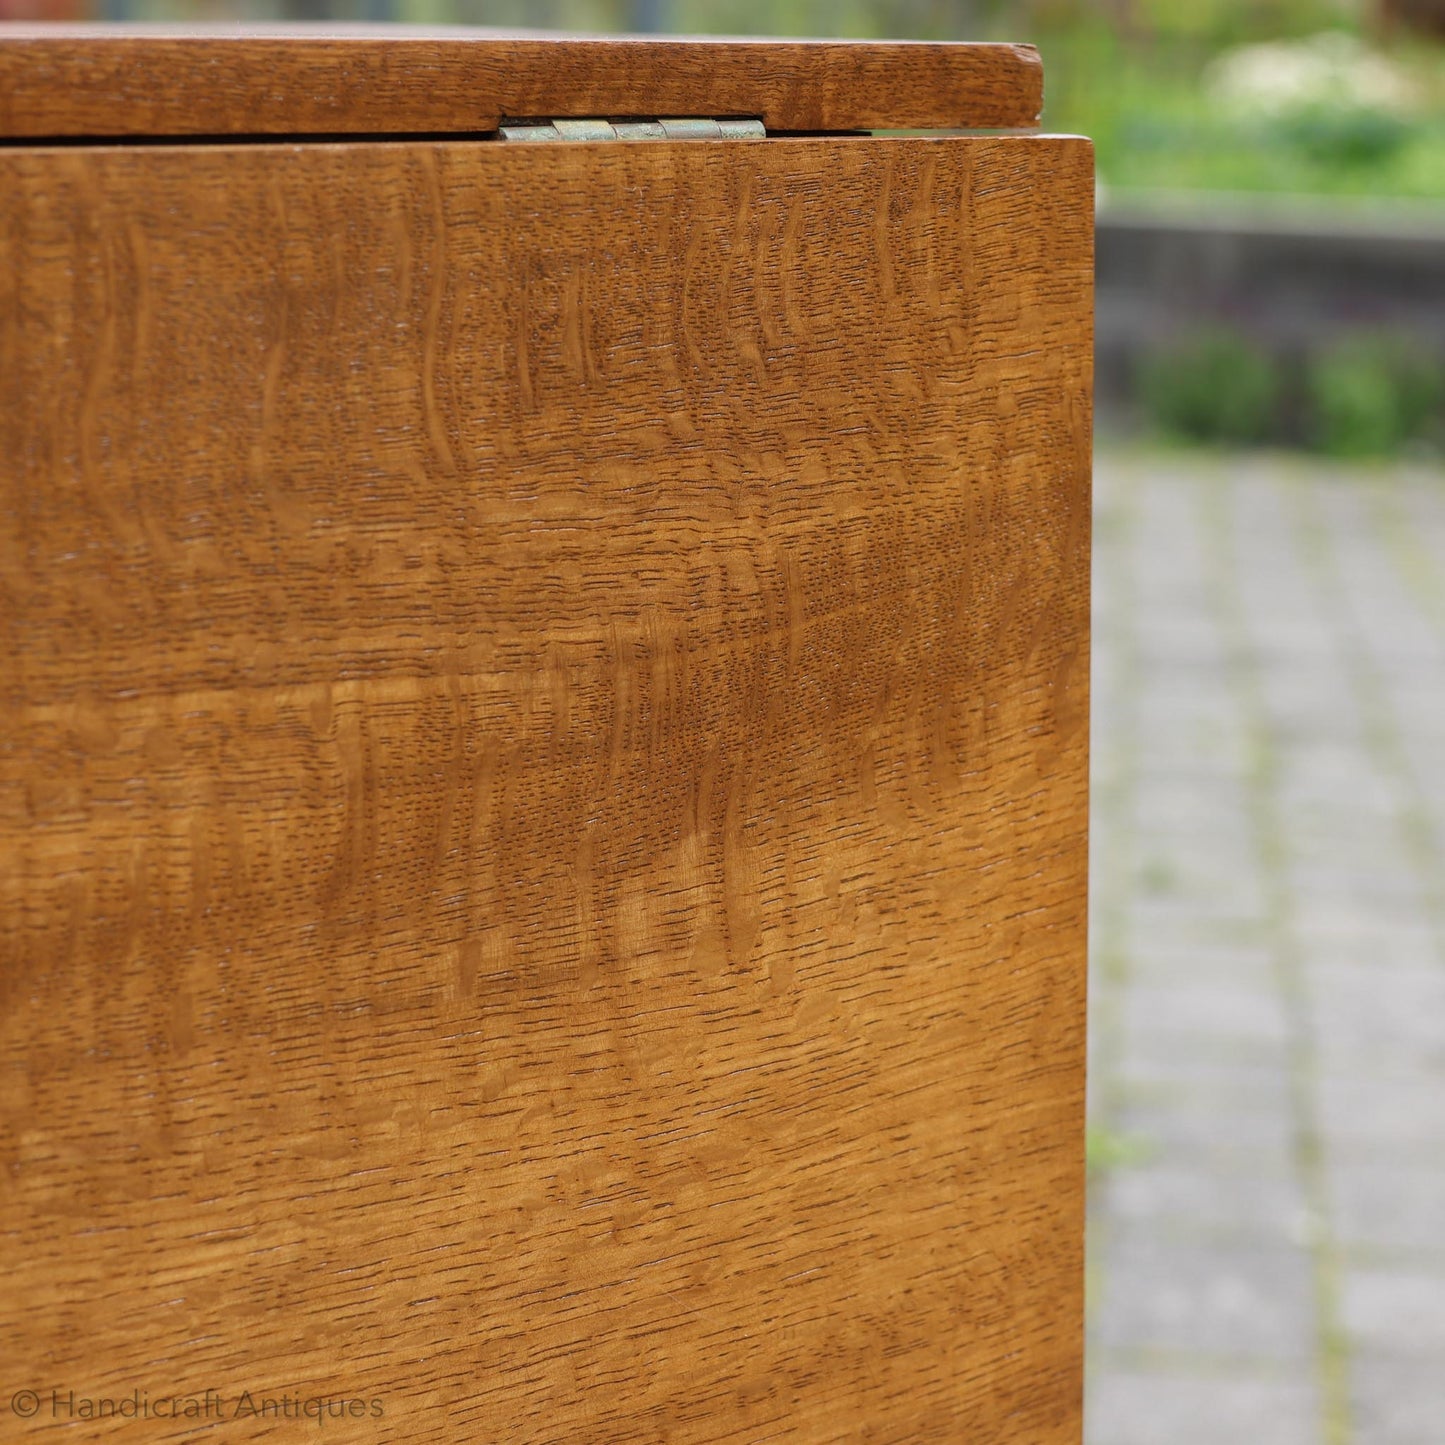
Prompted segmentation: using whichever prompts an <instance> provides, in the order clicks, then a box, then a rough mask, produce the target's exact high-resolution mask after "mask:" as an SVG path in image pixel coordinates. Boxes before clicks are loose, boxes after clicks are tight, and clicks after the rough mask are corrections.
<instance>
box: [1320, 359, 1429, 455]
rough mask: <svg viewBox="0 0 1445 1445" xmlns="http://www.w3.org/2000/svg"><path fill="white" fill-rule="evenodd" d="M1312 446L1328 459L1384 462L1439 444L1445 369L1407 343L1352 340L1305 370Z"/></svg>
mask: <svg viewBox="0 0 1445 1445" xmlns="http://www.w3.org/2000/svg"><path fill="white" fill-rule="evenodd" d="M1304 393H1305V406H1306V415H1307V419H1308V420H1307V425H1308V428H1309V440H1310V442H1311V443H1312V444H1313V445H1314V446H1316V447H1318V448H1319V450H1321V451H1323V452H1325V453H1327V454H1328V455H1330V456H1337V457H1366V456H1388V455H1391V454H1392V453H1394V452H1397V451H1399V450H1400V449H1401V448H1402V447H1404V446H1406V445H1407V444H1409V443H1411V442H1416V441H1422V440H1427V439H1430V438H1432V435H1433V436H1438V434H1439V431H1440V426H1441V420H1442V411H1445V368H1442V367H1441V365H1440V363H1439V362H1438V361H1436V360H1435V359H1434V358H1433V357H1431V356H1429V355H1427V354H1426V353H1425V352H1424V351H1423V350H1422V349H1421V348H1420V347H1419V346H1418V345H1416V344H1414V343H1413V342H1411V341H1410V340H1408V339H1406V338H1402V337H1398V336H1391V335H1388V334H1386V335H1367V336H1356V337H1350V338H1347V339H1345V340H1343V341H1340V342H1337V343H1336V344H1335V345H1334V346H1332V347H1330V348H1328V349H1327V350H1325V351H1323V352H1322V353H1321V354H1320V355H1319V356H1317V357H1314V358H1312V359H1311V360H1309V361H1308V362H1307V363H1306V365H1305V372H1304Z"/></svg>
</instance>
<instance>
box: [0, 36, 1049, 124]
mask: <svg viewBox="0 0 1445 1445" xmlns="http://www.w3.org/2000/svg"><path fill="white" fill-rule="evenodd" d="M1042 106H1043V67H1042V64H1041V62H1040V60H1039V55H1038V52H1037V51H1036V50H1035V49H1034V48H1033V47H1032V46H1028V45H999V44H958V43H932V42H917V41H886V42H885V41H878V42H875V41H839V40H812V41H797V40H785V41H775V40H734V39H709V38H696V39H695V38H688V39H678V38H673V37H666V38H654V37H648V38H640V37H617V36H612V37H579V36H570V35H546V34H540V33H536V32H533V33H530V34H519V33H517V32H511V33H508V32H503V31H489V30H463V29H456V30H422V29H412V28H408V27H400V26H395V27H388V28H386V29H384V30H383V29H381V28H378V27H360V26H357V27H338V26H326V27H306V26H290V27H286V26H273V27H267V28H265V29H262V28H252V27H245V28H234V29H229V30H222V29H216V30H203V29H188V30H180V29H174V30H172V29H154V28H153V29H134V28H128V27H119V26H116V27H108V26H100V25H96V26H61V25H51V26H46V25H10V26H7V27H6V28H5V30H4V32H3V33H0V136H3V137H6V138H9V139H39V138H44V137H77V136H114V137H121V136H136V137H141V136H157V137H161V136H222V135H333V134H346V135H389V134H399V135H409V134H418V133H437V132H444V133H459V132H461V133H465V132H475V131H491V130H495V129H496V128H497V125H498V124H499V122H500V121H501V120H502V119H503V118H504V117H508V116H517V117H548V118H551V117H558V116H605V117H621V116H646V117H653V116H667V115H711V116H730V115H731V116H760V117H761V118H762V119H763V121H764V122H765V123H766V124H767V126H768V128H769V129H770V130H777V131H844V130H866V129H870V128H895V127H896V128H931V127H940V128H941V127H977V128H990V129H992V128H1008V127H1033V126H1036V125H1037V124H1038V119H1039V113H1040V111H1041V109H1042Z"/></svg>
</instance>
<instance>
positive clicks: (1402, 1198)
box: [1326, 1089, 1445, 1435]
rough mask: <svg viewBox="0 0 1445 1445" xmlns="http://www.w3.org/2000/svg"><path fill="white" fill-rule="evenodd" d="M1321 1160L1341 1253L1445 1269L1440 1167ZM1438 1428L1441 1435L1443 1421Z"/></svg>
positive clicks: (1333, 1157)
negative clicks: (1425, 1262)
mask: <svg viewBox="0 0 1445 1445" xmlns="http://www.w3.org/2000/svg"><path fill="white" fill-rule="evenodd" d="M1442 1094H1445V1089H1442ZM1442 1104H1445V1099H1442ZM1326 1158H1327V1166H1326V1168H1327V1176H1328V1180H1329V1190H1330V1206H1331V1217H1332V1223H1333V1226H1334V1231H1335V1236H1336V1238H1337V1239H1338V1240H1339V1242H1340V1244H1341V1245H1343V1246H1344V1248H1345V1249H1347V1250H1350V1251H1362V1252H1365V1253H1368V1254H1370V1255H1372V1256H1375V1257H1380V1256H1397V1257H1398V1256H1404V1257H1405V1258H1406V1260H1411V1259H1413V1262H1416V1263H1418V1262H1420V1260H1421V1259H1422V1258H1424V1257H1428V1256H1431V1255H1433V1256H1435V1261H1434V1262H1435V1264H1436V1265H1437V1267H1442V1268H1445V1163H1442V1162H1433V1163H1428V1162H1427V1163H1421V1162H1419V1161H1418V1160H1413V1159H1399V1158H1385V1159H1381V1158H1378V1157H1376V1158H1373V1159H1371V1158H1368V1157H1362V1156H1361V1155H1360V1154H1358V1153H1356V1152H1355V1151H1353V1150H1344V1149H1337V1150H1331V1151H1330V1152H1329V1153H1328V1155H1327V1156H1326ZM1441 1288H1442V1291H1445V1281H1442V1284H1441ZM1441 1427H1442V1428H1441V1433H1442V1435H1445V1419H1442V1420H1441Z"/></svg>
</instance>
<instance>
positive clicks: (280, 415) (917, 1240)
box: [0, 138, 1093, 1445]
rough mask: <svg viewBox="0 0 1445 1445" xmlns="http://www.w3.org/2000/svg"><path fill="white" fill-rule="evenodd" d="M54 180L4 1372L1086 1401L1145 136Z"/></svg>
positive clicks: (477, 1435) (767, 1413) (50, 1410)
mask: <svg viewBox="0 0 1445 1445" xmlns="http://www.w3.org/2000/svg"><path fill="white" fill-rule="evenodd" d="M0 190H3V194H4V195H5V196H6V204H5V206H4V208H3V211H0V216H3V231H0V288H3V294H0V345H3V354H4V356H5V357H6V365H5V367H4V369H3V371H0V589H3V591H0V657H3V667H0V724H3V727H0V947H3V969H0V980H3V989H4V997H3V1000H0V1061H3V1069H4V1078H3V1087H0V1121H3V1133H0V1159H3V1164H4V1167H3V1169H0V1192H3V1201H0V1203H3V1209H0V1219H3V1229H4V1240H5V1242H4V1249H5V1258H6V1272H7V1282H6V1289H5V1291H4V1292H3V1295H0V1358H3V1360H4V1362H5V1366H6V1369H5V1372H4V1373H5V1377H6V1382H7V1388H8V1389H10V1390H13V1389H16V1388H21V1387H30V1388H34V1389H36V1390H37V1391H40V1392H46V1391H50V1390H52V1389H56V1388H58V1389H61V1390H62V1391H64V1390H73V1391H75V1392H76V1394H77V1397H79V1398H88V1397H95V1396H103V1395H106V1394H110V1395H112V1396H124V1395H128V1394H129V1393H130V1391H132V1390H140V1391H141V1392H144V1393H148V1394H149V1395H150V1396H152V1397H157V1398H159V1397H164V1396H167V1395H170V1394H182V1395H188V1394H189V1395H195V1396H199V1395H200V1393H201V1392H202V1391H203V1390H206V1389H215V1390H216V1391H218V1392H219V1395H220V1396H221V1398H222V1399H223V1400H224V1401H225V1404H224V1406H223V1407H222V1408H223V1409H225V1410H228V1411H230V1412H231V1414H230V1415H229V1416H228V1417H227V1418H226V1421H225V1428H224V1430H220V1431H218V1433H217V1434H216V1437H215V1438H218V1439H253V1438H261V1437H262V1435H265V1434H266V1432H267V1431H268V1430H270V1431H271V1432H272V1433H271V1434H270V1435H267V1438H282V1439H289V1438H296V1439H302V1438H305V1439H314V1438H317V1433H316V1426H315V1425H314V1424H311V1423H309V1422H306V1421H300V1422H293V1423H288V1422H287V1421H285V1420H282V1421H280V1422H279V1424H278V1422H277V1420H276V1419H275V1418H265V1417H261V1418H257V1417H254V1416H245V1417H244V1418H236V1416H235V1411H236V1409H237V1407H238V1404H239V1402H240V1400H241V1399H242V1398H243V1396H242V1392H243V1391H246V1390H249V1391H251V1392H252V1399H253V1401H254V1400H259V1399H262V1398H265V1397H267V1396H269V1397H270V1398H272V1399H278V1400H279V1399H281V1398H282V1397H283V1396H284V1397H289V1398H296V1399H300V1398H315V1397H323V1396H329V1397H340V1398H343V1399H356V1400H361V1401H363V1402H366V1403H367V1408H368V1410H369V1409H370V1408H371V1407H370V1403H369V1402H371V1401H373V1400H375V1401H377V1402H379V1405H380V1408H381V1410H382V1412H383V1413H382V1416H381V1418H379V1419H378V1418H375V1417H374V1416H372V1415H370V1414H368V1415H367V1416H365V1417H364V1418H361V1419H355V1418H347V1419H344V1420H340V1421H337V1420H332V1421H328V1422H327V1424H326V1426H325V1429H324V1431H323V1432H322V1433H323V1434H324V1435H325V1438H329V1439H347V1440H372V1439H375V1440H397V1439H403V1438H405V1439H408V1440H413V1441H423V1442H426V1441H443V1440H468V1441H477V1442H491V1441H495V1442H499V1445H500V1442H506V1445H523V1442H543V1441H559V1442H560V1441H585V1442H598V1445H603V1442H618V1441H662V1440H668V1441H736V1442H756V1441H764V1440H790V1441H831V1440H841V1439H859V1440H863V1439H866V1440H872V1441H898V1442H919V1441H967V1442H970V1445H973V1442H982V1441H989V1442H1020V1445H1022V1442H1028V1445H1063V1442H1071V1441H1076V1440H1077V1438H1078V1429H1079V1425H1078V1420H1079V1414H1078V1412H1079V1396H1080V1360H1081V1286H1082V1249H1081V1246H1082V1142H1081V1141H1082V1109H1083V1069H1084V982H1085V970H1084V900H1085V867H1086V723H1087V656H1088V645H1087V598H1088V565H1087V561H1088V515H1089V512H1088V505H1089V496H1088V469H1089V384H1090V325H1089V301H1090V288H1091V273H1092V258H1091V227H1092V204H1093V202H1092V195H1093V192H1092V179H1091V157H1090V151H1089V148H1088V146H1087V144H1086V143H1083V142H1077V141H1071V140H1060V139H1052V138H998V139H953V140H937V139H934V140H869V139H859V140H848V139H828V140H810V141H803V140H798V141H776V142H774V141H769V142H762V143H754V144H750V145H741V144H733V145H729V144H715V145H705V144H702V145H685V144H667V143H659V144H650V143H636V144H627V145H620V144H612V145H607V144H603V145H566V146H555V147H545V148H544V147H509V146H505V145H500V144H491V145H488V144H463V143H445V144H422V143H410V144H404V145H403V144H395V145H387V144H372V143H366V144H348V145H335V146H321V145H311V146H300V145H275V146H244V147H236V148H231V147H225V146H201V147H185V146H178V147H165V148H110V149H86V148H61V149H45V148H22V149H16V150H11V151H9V152H5V153H0ZM62 1400H63V1396H62ZM61 1413H62V1415H63V1413H64V1408H63V1404H62V1410H61ZM54 1417H55V1409H54V1401H53V1400H52V1398H51V1397H50V1396H49V1395H48V1394H45V1395H43V1397H42V1412H41V1414H40V1415H39V1416H38V1417H37V1419H36V1420H35V1421H34V1422H32V1423H31V1425H30V1426H29V1427H28V1430H27V1432H26V1434H25V1435H24V1438H30V1435H31V1433H36V1434H44V1433H46V1432H47V1431H50V1432H54V1433H59V1432H60V1430H61V1427H62V1425H63V1424H64V1420H63V1419H56V1418H54ZM15 1424H16V1422H14V1421H13V1420H11V1421H9V1423H8V1424H7V1427H6V1428H7V1430H8V1429H11V1427H14V1426H15ZM277 1432H279V1433H277ZM7 1438H8V1436H7ZM66 1438H70V1436H68V1435H67V1437H66ZM105 1438H106V1439H107V1440H111V1439H113V1440H130V1439H135V1440H140V1439H146V1440H153V1439H191V1438H195V1437H194V1433H193V1431H192V1430H191V1429H190V1427H183V1426H165V1425H162V1424H160V1423H158V1422H156V1421H155V1420H149V1421H140V1422H125V1421H113V1422H108V1423H107V1426H106V1433H105ZM207 1438H209V1437H207Z"/></svg>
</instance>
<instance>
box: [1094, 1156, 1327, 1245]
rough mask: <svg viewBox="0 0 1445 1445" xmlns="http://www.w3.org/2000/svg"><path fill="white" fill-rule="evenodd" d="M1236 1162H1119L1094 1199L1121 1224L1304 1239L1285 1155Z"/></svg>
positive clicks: (1303, 1212)
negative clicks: (1098, 1197)
mask: <svg viewBox="0 0 1445 1445" xmlns="http://www.w3.org/2000/svg"><path fill="white" fill-rule="evenodd" d="M1239 1164H1240V1167H1238V1168H1235V1169H1225V1168H1221V1167H1219V1165H1218V1163H1217V1161H1216V1160H1215V1159H1214V1158H1212V1157H1206V1158H1205V1159H1203V1160H1196V1161H1195V1162H1193V1163H1192V1164H1183V1165H1181V1164H1175V1163H1153V1162H1149V1163H1141V1164H1126V1165H1120V1166H1119V1167H1117V1168H1115V1169H1114V1170H1113V1171H1111V1173H1110V1175H1109V1177H1108V1178H1107V1180H1106V1181H1105V1183H1104V1186H1103V1197H1102V1199H1101V1201H1100V1202H1101V1204H1102V1206H1103V1208H1104V1209H1105V1210H1106V1211H1107V1213H1108V1215H1109V1216H1110V1217H1111V1218H1113V1219H1116V1220H1120V1221H1123V1222H1124V1227H1125V1228H1130V1227H1133V1226H1134V1225H1135V1224H1138V1223H1142V1224H1148V1225H1153V1226H1155V1227H1156V1228H1157V1229H1158V1231H1159V1232H1160V1233H1161V1234H1168V1235H1172V1236H1188V1235H1190V1234H1192V1235H1195V1236H1198V1235H1208V1236H1210V1237H1211V1238H1215V1239H1218V1238H1220V1237H1223V1236H1242V1237H1245V1238H1253V1239H1267V1240H1280V1241H1284V1242H1286V1243H1290V1244H1295V1245H1300V1244H1304V1243H1306V1242H1307V1241H1308V1239H1309V1236H1310V1229H1311V1226H1312V1223H1313V1216H1312V1214H1311V1212H1310V1210H1309V1209H1308V1207H1307V1206H1306V1204H1305V1199H1304V1193H1303V1190H1302V1189H1301V1186H1300V1181H1299V1177H1298V1173H1297V1171H1296V1170H1295V1169H1294V1168H1293V1161H1292V1160H1291V1159H1290V1157H1289V1155H1288V1154H1281V1155H1273V1156H1272V1155H1270V1154H1267V1153H1263V1154H1257V1155H1255V1156H1253V1157H1249V1156H1241V1157H1240V1159H1239Z"/></svg>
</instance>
